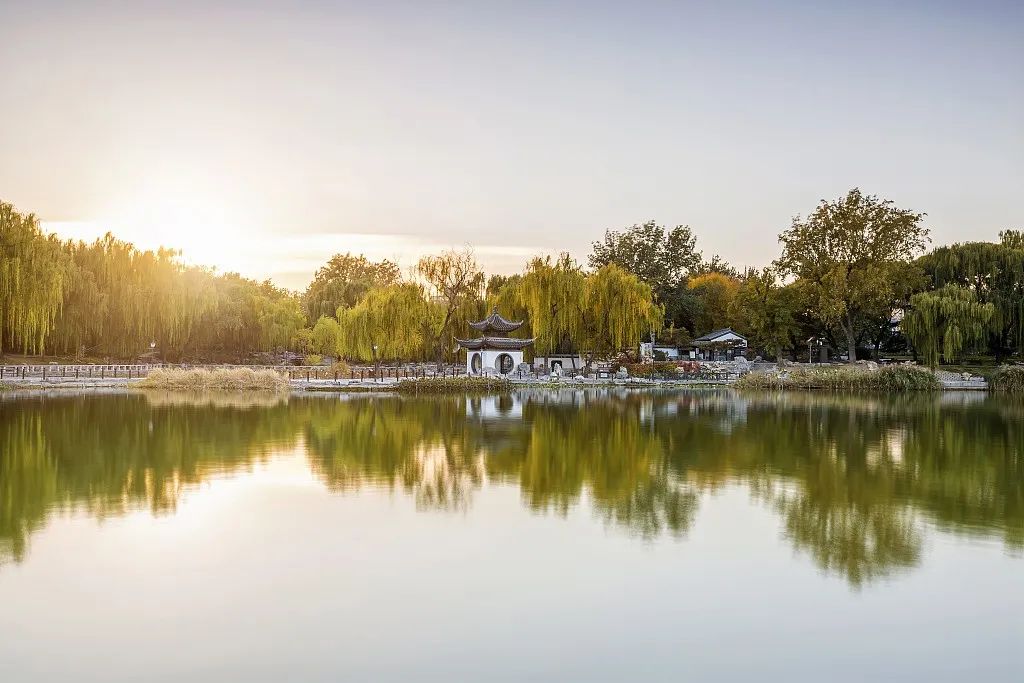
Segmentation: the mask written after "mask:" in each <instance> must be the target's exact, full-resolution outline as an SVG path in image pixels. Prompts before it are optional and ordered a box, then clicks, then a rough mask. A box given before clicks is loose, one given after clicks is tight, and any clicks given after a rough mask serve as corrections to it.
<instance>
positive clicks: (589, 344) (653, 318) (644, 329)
mask: <svg viewBox="0 0 1024 683" xmlns="http://www.w3.org/2000/svg"><path fill="white" fill-rule="evenodd" d="M581 308H582V312H583V313H582V321H581V322H582V324H581V329H582V332H583V342H582V344H583V345H584V346H585V347H586V348H587V365H588V366H589V365H591V364H592V363H593V361H594V359H595V358H606V357H609V356H611V355H612V354H614V353H616V352H619V351H622V350H626V349H630V350H631V349H634V348H636V346H637V345H638V344H639V343H640V341H641V340H642V339H644V338H646V337H647V336H648V335H650V333H651V332H654V333H657V332H659V331H661V327H662V323H663V320H664V309H663V308H662V307H661V306H659V305H657V304H655V303H654V292H653V291H652V290H651V287H650V285H648V284H647V283H645V282H642V281H641V280H640V279H639V278H637V277H636V276H635V275H632V274H630V273H627V272H626V271H625V270H623V269H622V268H620V267H619V266H617V265H615V264H609V265H607V266H604V267H602V268H601V269H600V270H598V271H597V272H596V273H593V274H591V275H588V276H587V278H586V280H585V282H584V286H583V305H582V307H581Z"/></svg>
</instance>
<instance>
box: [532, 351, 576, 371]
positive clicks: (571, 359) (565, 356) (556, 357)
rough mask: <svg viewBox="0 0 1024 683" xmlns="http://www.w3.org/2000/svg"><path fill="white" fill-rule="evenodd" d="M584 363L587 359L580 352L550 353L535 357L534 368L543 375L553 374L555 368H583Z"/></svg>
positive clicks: (565, 369)
mask: <svg viewBox="0 0 1024 683" xmlns="http://www.w3.org/2000/svg"><path fill="white" fill-rule="evenodd" d="M584 365H586V361H584V360H583V356H581V355H580V354H578V353H549V354H548V355H546V356H534V357H533V369H534V370H536V371H537V372H539V373H541V374H543V375H548V374H551V373H552V372H554V371H555V370H558V371H559V372H566V371H568V370H582V369H583V366H584Z"/></svg>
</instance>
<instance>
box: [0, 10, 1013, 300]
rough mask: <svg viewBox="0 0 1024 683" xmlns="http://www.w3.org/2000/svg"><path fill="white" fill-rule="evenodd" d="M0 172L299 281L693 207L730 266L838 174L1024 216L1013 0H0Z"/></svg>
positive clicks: (869, 188) (94, 215) (978, 233)
mask: <svg viewBox="0 0 1024 683" xmlns="http://www.w3.org/2000/svg"><path fill="white" fill-rule="evenodd" d="M0 26H2V28H3V31H2V38H0V150H2V151H0V198H2V199H4V200H5V201H10V202H13V203H14V204H15V205H16V206H17V207H18V208H20V209H21V210H23V211H33V212H35V213H36V214H38V215H39V216H40V218H41V219H42V220H43V221H44V222H45V223H46V225H47V226H48V227H49V228H50V229H55V230H57V231H59V232H61V233H63V234H67V235H76V236H85V237H92V236H94V235H96V234H99V233H101V232H103V231H104V230H105V229H108V228H109V229H111V230H113V231H115V233H117V234H118V235H119V236H124V237H126V238H129V239H132V240H134V241H136V242H137V243H139V244H140V245H142V246H152V245H155V244H158V243H164V244H168V245H171V246H180V247H183V248H184V249H185V252H186V254H185V255H186V257H187V258H189V260H191V261H199V262H203V263H210V264H214V265H217V266H219V267H221V268H224V269H234V270H241V272H243V273H244V274H247V275H251V276H256V277H263V276H272V277H273V278H274V279H275V280H276V281H278V282H279V283H281V284H284V285H287V286H291V287H301V286H304V285H305V283H306V282H307V281H308V280H309V279H310V277H311V275H312V272H313V270H315V268H316V267H317V266H318V265H319V264H321V263H322V262H323V261H325V260H326V259H327V257H328V256H330V254H331V253H333V252H338V251H346V250H354V251H366V252H367V253H368V254H369V255H371V256H373V257H377V258H379V257H385V256H387V257H393V258H399V259H400V260H401V261H402V262H403V264H408V263H410V262H412V261H413V260H414V259H415V258H416V257H417V256H418V255H419V254H421V253H423V252H424V251H429V250H436V249H439V248H441V247H443V246H459V245H462V244H466V243H470V244H473V245H474V246H475V247H476V248H477V252H478V254H479V256H480V260H481V261H482V262H483V263H484V264H485V265H486V266H487V267H488V268H489V269H490V270H492V271H504V272H507V271H511V270H515V269H518V268H520V267H521V266H522V264H523V263H524V262H525V260H526V259H527V258H528V257H529V256H530V255H532V254H535V253H541V252H557V251H561V250H569V251H571V252H573V253H574V254H575V255H577V256H578V257H583V256H585V254H586V252H587V250H588V245H589V242H591V241H592V240H594V239H597V238H599V237H600V236H601V234H602V233H603V231H604V230H605V229H606V228H617V227H622V226H625V225H629V224H632V223H636V222H642V221H644V220H647V219H650V218H654V219H656V220H658V221H659V222H661V223H663V224H666V225H674V224H677V223H686V224H689V225H690V226H691V227H692V228H693V229H694V230H695V231H696V233H697V235H698V245H699V246H700V247H701V248H702V249H703V250H704V251H705V252H707V253H711V252H719V253H721V254H722V255H723V256H724V257H725V258H727V259H728V260H730V261H732V262H734V263H736V264H738V265H762V264H765V263H767V262H768V261H770V260H771V259H772V258H774V256H775V255H776V254H777V252H778V245H777V242H776V236H777V234H778V232H779V231H780V230H781V229H783V228H785V227H786V226H787V225H788V223H789V220H790V218H791V216H792V215H793V214H796V213H806V212H808V211H810V210H811V209H813V207H814V205H815V204H816V202H817V201H818V200H819V199H820V198H823V197H828V198H831V197H835V196H838V195H840V194H842V193H844V192H845V191H846V190H847V189H849V188H851V187H853V186H860V187H861V188H862V189H863V190H865V191H866V192H871V193H877V194H881V195H884V196H886V197H888V198H891V199H893V200H895V201H896V202H897V203H898V204H900V205H901V206H905V207H908V208H912V209H915V210H919V211H926V212H928V214H929V216H928V219H927V220H928V225H929V226H930V227H931V228H932V234H933V239H934V241H935V242H948V241H953V240H963V239H993V238H995V236H996V233H997V232H998V231H999V230H1000V229H1003V228H1007V227H1014V226H1024V210H1022V208H1021V203H1022V202H1024V3H1022V2H1011V1H1004V2H994V1H993V2H988V1H985V0H980V1H975V2H943V1H942V0H936V1H934V2H878V3H876V2H871V1H867V2H864V1H861V2H849V3H830V2H823V1H821V0H817V1H814V2H783V1H776V2H747V3H740V2H736V3H731V2H723V1H719V2H694V3H687V2H671V3H670V2H665V3H645V2H608V3H604V2H588V3H583V2H580V3H570V2H546V3H540V2H538V3H533V2H522V1H521V2H500V3H484V2H464V3H462V2H445V3H431V2H407V3H392V2H383V1H381V2H369V1H366V2H359V3H355V2H353V3H347V2H278V3H259V2H222V3H217V2H211V1H207V2H194V3H193V2H182V1H179V2H164V3H158V2H146V1H145V0H141V1H140V0H135V1H133V2H118V3H114V2H104V3H100V2H86V1H84V0H66V1H65V2H50V1H45V0H34V1H31V2H28V1H21V0H0Z"/></svg>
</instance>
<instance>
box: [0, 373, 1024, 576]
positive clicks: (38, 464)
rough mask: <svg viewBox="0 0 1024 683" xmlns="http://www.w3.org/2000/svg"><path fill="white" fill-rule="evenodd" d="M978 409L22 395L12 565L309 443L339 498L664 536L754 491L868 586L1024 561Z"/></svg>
mask: <svg viewBox="0 0 1024 683" xmlns="http://www.w3.org/2000/svg"><path fill="white" fill-rule="evenodd" d="M979 398H980V400H960V401H958V400H957V399H956V398H955V397H950V396H946V397H938V398H937V397H915V398H906V397H904V398H891V399H890V398H886V399H872V398H854V397H845V398H844V397H835V396H828V395H800V394H786V395H774V396H767V395H766V396H759V397H757V396H755V397H750V396H739V395H736V394H733V393H728V392H694V393H663V394H662V393H635V392H634V393H629V392H614V391H562V392H554V393H552V392H524V393H522V394H519V395H516V396H501V397H498V396H488V397H471V398H463V397H457V398H456V397H431V398H424V399H411V398H400V397H392V396H366V397H351V398H348V397H346V398H344V399H342V400H337V399H336V398H325V397H315V398H294V397H293V398H291V399H289V400H287V401H279V400H276V399H275V400H270V401H255V402H251V401H247V400H243V401H238V400H234V399H225V398H219V399H218V398H210V397H205V398H202V399H199V400H196V399H195V398H182V397H180V396H167V395H149V396H145V395H137V394H133V395H115V396H62V397H31V398H10V397H9V398H6V399H3V400H2V402H0V558H2V557H4V556H6V557H8V558H14V559H21V558H22V557H24V555H25V552H26V545H27V540H28V538H29V537H30V536H31V534H32V532H33V531H34V530H36V529H38V528H40V527H41V526H42V525H44V524H45V523H46V520H47V518H48V516H49V515H50V514H51V513H52V512H53V511H63V510H82V511H85V512H87V513H88V514H91V515H93V516H95V517H98V518H102V517H106V516H110V515H118V514H123V513H124V512H125V511H127V510H130V509H136V508H140V507H146V508H148V509H149V510H150V511H152V512H153V513H155V514H160V513H166V512H173V511H174V509H175V506H176V505H177V502H178V500H179V498H180V496H181V493H182V491H183V489H185V488H187V487H189V486H190V485H194V484H197V483H199V482H201V481H203V480H204V479H205V478H208V477H210V476H214V475H218V474H230V473H233V472H237V471H244V470H247V469H250V468H252V467H253V466H254V465H255V464H257V463H259V462H262V461H264V460H266V459H267V458H270V457H272V456H273V455H274V454H275V453H277V452H281V451H283V450H291V449H294V448H295V447H297V446H304V447H305V452H306V453H307V457H308V459H309V463H310V466H311V468H312V469H313V471H314V472H315V473H316V475H317V477H318V478H320V479H321V480H322V481H323V482H324V484H325V485H326V486H327V487H328V488H329V489H330V490H331V491H336V492H339V493H344V492H349V491H355V490H360V489H363V488H367V487H373V488H383V489H388V490H393V491H399V492H402V493H403V494H408V495H411V496H413V497H414V499H415V501H416V504H417V506H418V507H419V508H420V509H445V510H451V509H455V510H467V509H469V508H470V507H471V504H472V498H473V495H474V493H475V492H476V491H478V490H480V489H481V488H482V487H484V486H485V485H487V484H489V483H494V484H508V485H515V486H517V487H518V488H519V490H520V493H521V496H522V500H523V503H524V504H525V505H526V506H527V507H529V508H530V509H531V510H534V511H537V512H538V513H551V514H559V515H564V514H566V513H567V512H568V511H569V510H571V509H573V508H574V507H576V506H579V505H584V506H587V507H589V508H590V509H591V510H592V511H593V512H594V513H595V514H596V515H598V516H599V517H600V518H602V519H603V520H605V522H606V523H607V524H609V525H610V526H611V527H613V528H619V529H622V530H625V531H627V532H628V533H632V534H636V535H639V536H643V537H648V538H651V537H656V536H661V535H666V534H670V535H675V536H681V535H684V534H685V533H686V532H687V530H688V529H689V528H691V526H692V525H693V523H694V521H695V519H696V517H697V514H698V507H699V501H700V498H701V495H702V494H703V493H706V492H709V491H714V490H717V489H720V488H724V487H727V486H730V485H735V484H741V485H744V486H746V487H747V488H748V489H749V490H750V491H751V492H752V494H753V496H754V498H755V499H756V500H758V501H761V502H762V503H763V504H765V505H767V506H768V507H769V508H770V509H772V510H775V511H777V512H778V514H779V516H780V519H781V525H782V529H783V534H784V536H785V537H786V538H787V539H788V540H789V542H791V543H792V544H793V546H794V547H795V548H796V549H798V550H799V551H801V552H805V553H807V554H808V556H809V557H811V558H812V559H813V560H814V562H815V563H816V564H817V565H818V566H820V567H821V568H822V569H823V570H825V571H828V572H834V573H838V574H840V575H842V576H844V577H845V578H846V579H847V580H848V581H849V582H850V583H851V584H852V585H855V586H857V585H861V584H862V583H864V582H866V581H870V580H873V579H877V578H880V577H884V576H886V575H888V574H891V573H892V572H894V571H900V570H904V569H906V568H910V567H913V566H916V565H917V564H918V563H919V562H920V558H921V547H922V536H923V533H924V530H925V525H924V524H923V522H929V523H931V524H934V525H936V526H937V527H939V528H941V529H944V530H946V531H949V532H955V533H961V534H970V535H975V536H981V535H984V536H997V537H1000V538H1001V539H1002V541H1003V543H1004V544H1005V545H1006V547H1007V548H1009V549H1011V550H1013V551H1016V552H1019V551H1020V550H1021V549H1022V548H1024V466H1022V450H1024V408H1022V406H1020V405H1016V404H1009V403H1006V402H1005V401H1002V402H997V401H994V400H991V399H988V398H982V397H979ZM951 399H952V400H951Z"/></svg>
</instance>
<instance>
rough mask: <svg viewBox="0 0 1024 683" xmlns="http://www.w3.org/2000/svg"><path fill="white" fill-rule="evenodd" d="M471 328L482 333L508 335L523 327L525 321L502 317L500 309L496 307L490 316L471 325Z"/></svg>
mask: <svg viewBox="0 0 1024 683" xmlns="http://www.w3.org/2000/svg"><path fill="white" fill-rule="evenodd" d="M469 326H470V327H472V328H473V329H474V330H479V331H480V332H501V333H508V332H512V331H513V330H518V329H519V328H520V327H522V326H523V321H522V320H519V321H515V320H507V319H505V318H503V317H501V314H500V313H498V308H497V307H495V308H494V310H493V311H491V314H490V315H489V316H487V317H486V318H484V319H483V320H480V321H477V322H475V323H470V324H469Z"/></svg>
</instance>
